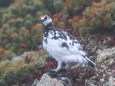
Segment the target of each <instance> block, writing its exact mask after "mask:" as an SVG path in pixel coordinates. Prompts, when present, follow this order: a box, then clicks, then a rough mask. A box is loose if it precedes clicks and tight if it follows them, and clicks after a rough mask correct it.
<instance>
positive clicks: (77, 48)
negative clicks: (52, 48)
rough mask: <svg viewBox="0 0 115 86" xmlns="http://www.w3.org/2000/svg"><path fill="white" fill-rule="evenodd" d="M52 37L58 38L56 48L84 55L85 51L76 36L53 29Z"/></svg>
mask: <svg viewBox="0 0 115 86" xmlns="http://www.w3.org/2000/svg"><path fill="white" fill-rule="evenodd" d="M51 33H52V32H51ZM52 39H55V40H56V39H58V44H59V47H58V48H60V50H62V51H64V53H67V54H68V53H70V54H80V55H83V56H84V55H86V53H85V52H84V51H83V48H82V46H81V45H80V43H78V41H77V40H76V38H75V37H74V36H72V35H71V34H69V33H68V32H66V31H64V30H60V29H58V30H57V29H56V30H54V36H53V37H52Z"/></svg>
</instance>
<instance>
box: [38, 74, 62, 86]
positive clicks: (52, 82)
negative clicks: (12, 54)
mask: <svg viewBox="0 0 115 86" xmlns="http://www.w3.org/2000/svg"><path fill="white" fill-rule="evenodd" d="M36 86H64V85H63V84H62V82H61V80H58V79H56V78H51V77H50V76H48V75H47V74H44V75H43V76H42V77H41V80H40V81H39V82H38V83H37V85H36Z"/></svg>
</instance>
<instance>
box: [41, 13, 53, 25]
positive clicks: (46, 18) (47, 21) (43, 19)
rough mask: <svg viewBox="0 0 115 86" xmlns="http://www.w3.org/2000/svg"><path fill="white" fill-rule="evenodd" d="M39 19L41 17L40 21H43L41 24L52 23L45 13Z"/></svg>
mask: <svg viewBox="0 0 115 86" xmlns="http://www.w3.org/2000/svg"><path fill="white" fill-rule="evenodd" d="M40 19H41V22H42V23H43V25H45V26H47V25H48V24H50V23H52V19H51V18H50V17H49V16H47V15H45V16H42V17H41V18H40Z"/></svg>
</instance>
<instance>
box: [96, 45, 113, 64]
mask: <svg viewBox="0 0 115 86" xmlns="http://www.w3.org/2000/svg"><path fill="white" fill-rule="evenodd" d="M97 54H98V55H97V63H100V62H103V63H109V64H111V63H112V62H114V59H115V47H113V48H110V49H104V50H102V51H101V50H98V51H97Z"/></svg>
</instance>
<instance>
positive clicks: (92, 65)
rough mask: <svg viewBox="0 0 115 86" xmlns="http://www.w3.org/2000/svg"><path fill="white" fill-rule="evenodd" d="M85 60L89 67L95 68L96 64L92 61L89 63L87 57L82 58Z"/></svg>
mask: <svg viewBox="0 0 115 86" xmlns="http://www.w3.org/2000/svg"><path fill="white" fill-rule="evenodd" d="M84 58H85V59H86V60H87V63H88V64H89V65H90V66H91V67H93V68H94V67H95V66H96V64H95V63H94V62H93V61H91V60H90V59H89V58H87V57H84Z"/></svg>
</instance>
